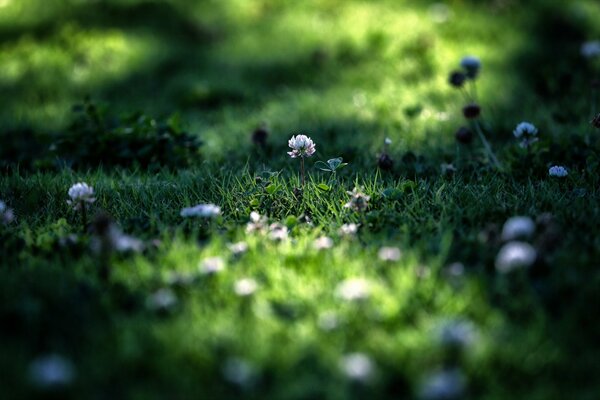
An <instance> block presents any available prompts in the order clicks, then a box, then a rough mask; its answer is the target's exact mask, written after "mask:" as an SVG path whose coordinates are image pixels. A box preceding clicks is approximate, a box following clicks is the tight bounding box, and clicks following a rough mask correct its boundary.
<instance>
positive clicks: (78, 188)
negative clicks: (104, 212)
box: [67, 182, 96, 210]
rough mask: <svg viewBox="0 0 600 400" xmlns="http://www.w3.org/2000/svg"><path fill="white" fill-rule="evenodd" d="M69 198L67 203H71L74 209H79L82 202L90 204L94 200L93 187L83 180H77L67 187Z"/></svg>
mask: <svg viewBox="0 0 600 400" xmlns="http://www.w3.org/2000/svg"><path fill="white" fill-rule="evenodd" d="M67 194H68V195H69V197H70V198H71V200H67V204H69V205H72V206H73V208H74V209H75V210H79V209H80V208H81V206H82V204H84V203H88V204H92V203H93V202H95V201H96V198H95V197H94V188H93V187H91V186H89V185H88V184H87V183H85V182H78V183H76V184H74V185H73V186H71V187H70V188H69V191H68V192H67Z"/></svg>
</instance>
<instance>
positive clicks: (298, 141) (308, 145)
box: [288, 135, 316, 158]
mask: <svg viewBox="0 0 600 400" xmlns="http://www.w3.org/2000/svg"><path fill="white" fill-rule="evenodd" d="M288 146H289V147H290V148H291V149H292V151H289V152H288V154H289V156H290V157H292V158H297V157H310V156H312V155H313V154H314V153H315V150H316V149H315V147H316V146H315V143H314V142H313V141H312V139H311V138H309V137H308V136H306V135H298V136H292V138H291V139H290V140H288Z"/></svg>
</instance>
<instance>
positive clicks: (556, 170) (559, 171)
mask: <svg viewBox="0 0 600 400" xmlns="http://www.w3.org/2000/svg"><path fill="white" fill-rule="evenodd" d="M548 175H550V176H556V177H558V178H564V177H565V176H567V175H569V171H567V169H566V168H565V167H563V166H560V165H554V166H552V167H550V169H549V170H548Z"/></svg>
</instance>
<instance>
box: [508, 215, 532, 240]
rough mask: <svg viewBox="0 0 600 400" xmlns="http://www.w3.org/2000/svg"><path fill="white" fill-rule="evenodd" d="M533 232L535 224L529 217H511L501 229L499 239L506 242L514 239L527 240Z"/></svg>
mask: <svg viewBox="0 0 600 400" xmlns="http://www.w3.org/2000/svg"><path fill="white" fill-rule="evenodd" d="M534 232H535V223H534V222H533V220H532V219H531V218H529V217H520V216H519V217H512V218H509V219H507V220H506V222H505V223H504V226H503V227H502V235H501V238H502V240H503V241H505V242H508V241H510V240H515V239H528V238H530V237H531V236H532V235H533V233H534Z"/></svg>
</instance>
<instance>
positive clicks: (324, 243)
mask: <svg viewBox="0 0 600 400" xmlns="http://www.w3.org/2000/svg"><path fill="white" fill-rule="evenodd" d="M313 247H314V248H315V249H317V250H327V249H330V248H332V247H333V239H332V238H330V237H327V236H321V237H320V238H317V239H315V241H314V243H313Z"/></svg>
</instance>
